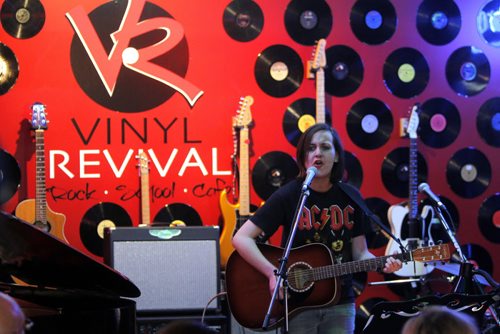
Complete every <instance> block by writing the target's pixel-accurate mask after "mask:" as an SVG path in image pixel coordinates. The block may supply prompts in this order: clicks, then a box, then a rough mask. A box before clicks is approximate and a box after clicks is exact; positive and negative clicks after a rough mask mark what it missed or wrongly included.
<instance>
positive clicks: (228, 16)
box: [222, 0, 264, 42]
mask: <svg viewBox="0 0 500 334" xmlns="http://www.w3.org/2000/svg"><path fill="white" fill-rule="evenodd" d="M222 21H223V25H224V30H225V31H226V33H227V34H228V35H229V36H230V37H231V38H233V39H234V40H237V41H240V42H248V41H251V40H254V39H255V38H257V37H258V36H259V35H260V33H261V31H262V27H263V26H264V14H263V13H262V9H260V7H259V5H258V4H257V3H255V2H254V1H252V0H233V1H231V2H230V3H229V4H228V5H227V6H226V8H225V9H224V15H223V16H222Z"/></svg>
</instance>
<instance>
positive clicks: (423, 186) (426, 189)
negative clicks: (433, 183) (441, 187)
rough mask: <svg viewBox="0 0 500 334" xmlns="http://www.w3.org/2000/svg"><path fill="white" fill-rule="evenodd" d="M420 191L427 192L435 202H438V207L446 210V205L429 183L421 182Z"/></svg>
mask: <svg viewBox="0 0 500 334" xmlns="http://www.w3.org/2000/svg"><path fill="white" fill-rule="evenodd" d="M418 192H421V193H425V194H426V195H427V196H428V197H429V198H430V199H431V200H432V201H433V202H434V203H436V204H437V206H438V207H440V208H443V209H445V210H446V207H445V206H444V204H443V202H441V200H440V199H439V197H438V196H437V195H436V194H434V193H433V192H432V190H431V187H429V185H428V184H427V183H425V182H424V183H420V184H419V185H418Z"/></svg>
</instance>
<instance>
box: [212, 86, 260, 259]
mask: <svg viewBox="0 0 500 334" xmlns="http://www.w3.org/2000/svg"><path fill="white" fill-rule="evenodd" d="M252 104H253V97H251V96H245V97H244V98H243V99H242V100H241V101H240V108H239V109H238V115H237V116H235V117H233V127H235V128H238V129H239V132H240V137H239V158H240V165H239V179H238V183H239V190H238V192H239V194H238V203H236V204H232V203H230V202H229V201H228V199H227V192H226V191H225V190H224V191H222V193H221V196H220V200H219V204H220V208H221V211H222V218H223V219H224V226H223V228H222V232H221V236H220V240H219V242H220V255H221V266H222V268H225V266H226V263H227V259H228V258H229V255H231V253H232V252H233V251H234V247H233V245H232V243H231V240H232V239H233V235H234V233H235V232H236V231H237V229H238V228H240V227H241V225H242V224H243V223H244V222H245V221H246V220H247V219H248V218H249V217H250V216H251V212H250V176H249V173H250V166H249V147H250V136H249V133H250V130H249V127H250V125H251V124H252V112H251V110H250V106H251V105H252Z"/></svg>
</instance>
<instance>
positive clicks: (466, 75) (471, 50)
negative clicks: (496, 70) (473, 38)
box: [446, 46, 491, 96]
mask: <svg viewBox="0 0 500 334" xmlns="http://www.w3.org/2000/svg"><path fill="white" fill-rule="evenodd" d="M490 75H491V68H490V63H489V61H488V58H487V57H486V55H485V54H484V53H483V51H482V50H480V49H479V48H477V47H474V46H464V47H461V48H459V49H457V50H455V51H454V52H453V53H452V54H451V55H450V57H449V58H448V61H447V62H446V79H447V80H448V83H449V85H450V87H451V88H452V89H453V90H454V91H455V92H456V93H457V94H458V95H461V96H474V95H477V94H479V93H481V92H482V91H483V90H484V89H485V88H486V86H487V85H488V83H489V81H490Z"/></svg>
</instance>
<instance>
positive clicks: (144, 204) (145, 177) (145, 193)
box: [141, 171, 151, 226]
mask: <svg viewBox="0 0 500 334" xmlns="http://www.w3.org/2000/svg"><path fill="white" fill-rule="evenodd" d="M141 218H142V220H141V221H142V225H146V226H149V225H151V217H150V209H149V173H148V172H147V171H146V172H141Z"/></svg>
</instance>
